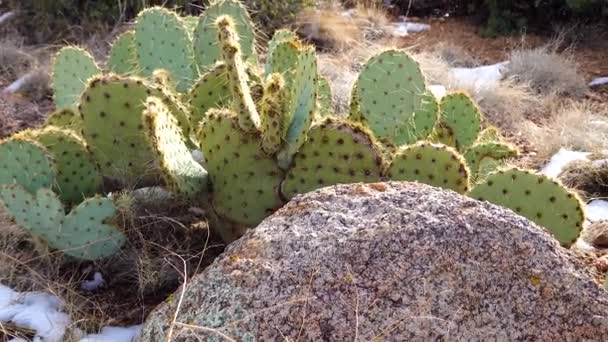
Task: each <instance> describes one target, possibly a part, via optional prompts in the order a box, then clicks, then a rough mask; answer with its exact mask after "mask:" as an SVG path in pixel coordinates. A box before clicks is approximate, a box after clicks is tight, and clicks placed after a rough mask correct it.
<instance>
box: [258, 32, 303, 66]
mask: <svg viewBox="0 0 608 342" xmlns="http://www.w3.org/2000/svg"><path fill="white" fill-rule="evenodd" d="M297 39H298V36H297V35H296V34H295V33H293V32H292V31H289V30H285V29H280V30H277V31H275V33H274V35H273V36H272V39H271V40H270V41H269V42H268V50H267V51H266V64H265V65H264V73H265V74H266V76H268V75H270V74H271V73H273V72H276V70H274V67H273V65H274V63H273V58H274V57H273V56H274V51H275V49H276V47H277V46H278V45H279V44H281V43H284V42H287V41H295V40H297ZM273 70H274V71H273Z"/></svg>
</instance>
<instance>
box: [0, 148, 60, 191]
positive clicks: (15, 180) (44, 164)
mask: <svg viewBox="0 0 608 342" xmlns="http://www.w3.org/2000/svg"><path fill="white" fill-rule="evenodd" d="M55 174H56V171H55V162H54V160H53V158H52V156H51V154H50V153H49V152H48V151H47V150H46V149H45V148H44V147H43V146H42V145H41V144H39V143H37V142H34V141H31V140H24V139H18V138H12V139H10V140H5V141H2V142H0V184H19V185H21V186H23V187H24V188H25V190H27V191H29V192H32V193H34V192H36V191H38V189H40V188H50V187H51V186H52V185H53V182H54V181H55Z"/></svg>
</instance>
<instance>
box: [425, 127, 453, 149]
mask: <svg viewBox="0 0 608 342" xmlns="http://www.w3.org/2000/svg"><path fill="white" fill-rule="evenodd" d="M430 140H431V141H432V142H434V143H438V144H443V145H446V146H450V147H456V138H455V137H454V131H453V130H452V128H450V127H449V126H448V125H446V124H445V123H444V122H441V121H438V122H437V123H436V124H435V128H434V129H433V133H432V134H431V139H430Z"/></svg>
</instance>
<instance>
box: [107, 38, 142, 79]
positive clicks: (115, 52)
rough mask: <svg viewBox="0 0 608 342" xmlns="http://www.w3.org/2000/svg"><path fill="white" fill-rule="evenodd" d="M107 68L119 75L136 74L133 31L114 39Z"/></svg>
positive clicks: (135, 51)
mask: <svg viewBox="0 0 608 342" xmlns="http://www.w3.org/2000/svg"><path fill="white" fill-rule="evenodd" d="M108 68H109V69H110V71H112V72H114V73H117V74H121V75H135V74H137V72H138V65H137V50H136V43H135V33H134V32H133V31H127V32H124V33H122V34H121V35H120V36H118V38H116V40H115V41H114V43H113V44H112V49H111V50H110V57H109V58H108Z"/></svg>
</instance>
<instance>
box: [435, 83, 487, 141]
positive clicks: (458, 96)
mask: <svg viewBox="0 0 608 342" xmlns="http://www.w3.org/2000/svg"><path fill="white" fill-rule="evenodd" d="M439 108H440V109H441V116H440V122H441V123H442V124H444V125H445V126H447V127H448V128H450V129H451V131H452V132H453V133H454V140H455V145H452V146H454V147H456V148H457V149H458V150H460V151H463V150H465V149H466V148H467V147H469V146H471V145H472V144H473V143H474V142H475V141H476V140H477V136H478V135H479V132H481V112H480V111H479V109H478V108H477V106H476V105H475V102H473V100H472V99H471V98H470V97H469V96H468V95H467V94H465V93H453V94H449V95H446V96H444V97H443V98H442V99H441V103H440V104H439Z"/></svg>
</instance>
